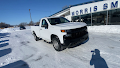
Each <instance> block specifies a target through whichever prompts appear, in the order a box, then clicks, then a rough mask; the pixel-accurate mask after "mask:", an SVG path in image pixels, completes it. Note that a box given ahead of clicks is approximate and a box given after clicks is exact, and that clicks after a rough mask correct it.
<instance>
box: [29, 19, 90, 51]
mask: <svg viewBox="0 0 120 68" xmlns="http://www.w3.org/2000/svg"><path fill="white" fill-rule="evenodd" d="M31 32H32V34H33V36H34V38H35V40H36V41H38V40H39V39H40V38H42V39H43V40H45V41H47V42H52V43H53V47H54V49H55V50H56V51H61V50H63V48H64V47H68V46H70V44H74V43H78V42H79V43H82V42H84V41H87V40H88V31H87V24H86V23H83V22H70V21H69V20H67V19H66V18H64V17H46V18H42V19H41V20H40V24H39V26H31Z"/></svg>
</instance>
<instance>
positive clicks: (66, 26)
mask: <svg viewBox="0 0 120 68" xmlns="http://www.w3.org/2000/svg"><path fill="white" fill-rule="evenodd" d="M86 25H87V24H86V23H83V22H70V23H62V24H56V25H54V27H59V28H61V29H75V28H80V27H83V26H86Z"/></svg>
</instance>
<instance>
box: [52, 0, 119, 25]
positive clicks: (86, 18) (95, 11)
mask: <svg viewBox="0 0 120 68" xmlns="http://www.w3.org/2000/svg"><path fill="white" fill-rule="evenodd" d="M58 16H63V17H65V18H67V19H68V20H70V21H73V22H85V23H86V24H87V25H88V26H90V25H120V0H99V1H90V2H86V3H81V4H76V5H71V6H69V7H67V8H65V9H63V10H61V11H59V12H57V13H55V14H53V15H51V16H50V17H58Z"/></svg>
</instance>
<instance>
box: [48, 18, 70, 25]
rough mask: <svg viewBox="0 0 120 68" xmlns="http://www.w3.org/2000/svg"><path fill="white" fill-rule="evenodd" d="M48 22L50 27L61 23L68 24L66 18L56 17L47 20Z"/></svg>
mask: <svg viewBox="0 0 120 68" xmlns="http://www.w3.org/2000/svg"><path fill="white" fill-rule="evenodd" d="M48 21H49V22H50V24H51V25H56V24H61V23H68V22H70V21H69V20H67V19H66V18H63V17H58V18H48Z"/></svg>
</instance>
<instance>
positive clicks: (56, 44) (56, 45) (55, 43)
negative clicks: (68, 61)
mask: <svg viewBox="0 0 120 68" xmlns="http://www.w3.org/2000/svg"><path fill="white" fill-rule="evenodd" d="M52 43H53V47H54V49H55V50H56V51H61V50H62V49H61V43H60V40H59V38H57V37H55V38H53V39H52Z"/></svg>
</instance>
